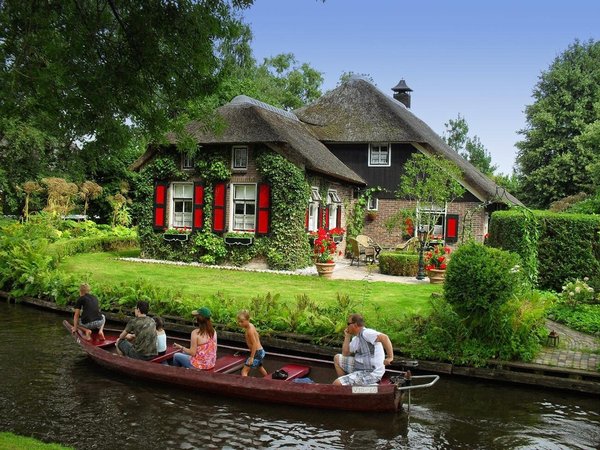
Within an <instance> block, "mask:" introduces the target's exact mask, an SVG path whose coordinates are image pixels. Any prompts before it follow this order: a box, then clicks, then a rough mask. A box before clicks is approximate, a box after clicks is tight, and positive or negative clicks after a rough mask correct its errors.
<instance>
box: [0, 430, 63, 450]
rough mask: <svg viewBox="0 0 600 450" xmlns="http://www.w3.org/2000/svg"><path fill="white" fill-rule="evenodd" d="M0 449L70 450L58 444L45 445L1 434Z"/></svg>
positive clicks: (30, 439) (24, 438) (33, 440)
mask: <svg viewBox="0 0 600 450" xmlns="http://www.w3.org/2000/svg"><path fill="white" fill-rule="evenodd" d="M0 448H2V449H7V450H63V449H64V450H69V449H71V447H63V446H62V445H58V444H44V443H43V442H40V441H37V440H35V439H32V438H29V437H23V436H17V435H16V434H12V433H4V432H2V433H0Z"/></svg>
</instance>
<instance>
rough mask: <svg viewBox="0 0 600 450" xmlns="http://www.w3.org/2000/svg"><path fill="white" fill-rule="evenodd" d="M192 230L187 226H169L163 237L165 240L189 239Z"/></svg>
mask: <svg viewBox="0 0 600 450" xmlns="http://www.w3.org/2000/svg"><path fill="white" fill-rule="evenodd" d="M191 231H192V230H191V229H190V228H187V227H182V228H169V229H168V230H166V231H165V232H164V233H163V239H164V240H165V241H187V240H188V238H189V236H190V233H191Z"/></svg>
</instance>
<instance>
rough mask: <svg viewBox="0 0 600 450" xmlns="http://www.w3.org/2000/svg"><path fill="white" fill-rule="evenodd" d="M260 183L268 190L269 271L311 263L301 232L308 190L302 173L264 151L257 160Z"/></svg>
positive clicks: (308, 187)
mask: <svg viewBox="0 0 600 450" xmlns="http://www.w3.org/2000/svg"><path fill="white" fill-rule="evenodd" d="M256 164H257V169H258V172H259V174H260V175H261V176H262V178H263V180H264V181H265V182H266V183H268V184H269V185H270V186H271V205H272V209H271V235H270V241H269V244H268V245H267V248H266V257H267V263H268V264H269V267H271V268H273V269H280V270H293V269H296V268H299V267H305V266H307V265H308V264H309V261H310V247H309V245H308V240H307V239H306V232H305V230H304V219H305V214H306V205H307V204H308V200H309V198H310V186H309V184H308V182H307V180H306V179H305V176H304V173H303V172H302V171H301V170H300V169H299V168H298V167H296V166H295V165H294V164H292V163H291V162H290V161H288V160H287V159H285V158H284V157H283V156H281V155H278V154H276V153H274V152H270V151H263V152H261V153H259V155H258V156H257V159H256Z"/></svg>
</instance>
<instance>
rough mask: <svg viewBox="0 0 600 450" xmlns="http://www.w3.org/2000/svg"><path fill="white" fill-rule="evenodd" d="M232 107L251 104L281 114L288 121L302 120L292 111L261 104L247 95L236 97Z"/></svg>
mask: <svg viewBox="0 0 600 450" xmlns="http://www.w3.org/2000/svg"><path fill="white" fill-rule="evenodd" d="M229 104H230V105H243V104H250V105H254V106H258V107H259V108H262V109H266V110H267V111H271V112H274V113H275V114H279V115H280V116H283V117H287V118H288V119H291V120H295V121H297V122H300V119H298V117H297V116H296V114H294V113H293V112H291V111H286V110H285V109H282V108H277V107H275V106H273V105H269V104H268V103H265V102H261V101H260V100H256V99H255V98H252V97H249V96H247V95H238V96H236V97H234V99H233V100H231V101H230V102H229Z"/></svg>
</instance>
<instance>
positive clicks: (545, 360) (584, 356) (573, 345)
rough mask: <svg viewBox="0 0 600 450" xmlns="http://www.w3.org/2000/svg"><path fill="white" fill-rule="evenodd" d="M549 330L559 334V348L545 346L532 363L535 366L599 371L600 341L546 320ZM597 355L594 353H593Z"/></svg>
mask: <svg viewBox="0 0 600 450" xmlns="http://www.w3.org/2000/svg"><path fill="white" fill-rule="evenodd" d="M546 326H547V327H548V329H549V330H554V331H555V332H556V333H558V338H559V339H558V345H557V347H552V346H545V347H544V348H543V349H542V351H541V352H540V353H539V354H538V355H537V357H536V358H535V359H534V360H533V361H532V362H533V363H534V364H543V365H545V366H555V367H564V368H568V369H578V370H590V371H598V368H599V366H598V365H599V364H600V355H599V354H598V353H597V352H598V350H599V349H600V339H598V338H596V337H594V336H590V335H588V334H584V333H580V332H578V331H575V330H572V329H570V328H568V327H566V326H564V325H561V324H559V323H556V322H552V321H551V320H546ZM594 351H595V352H596V353H592V352H594Z"/></svg>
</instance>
